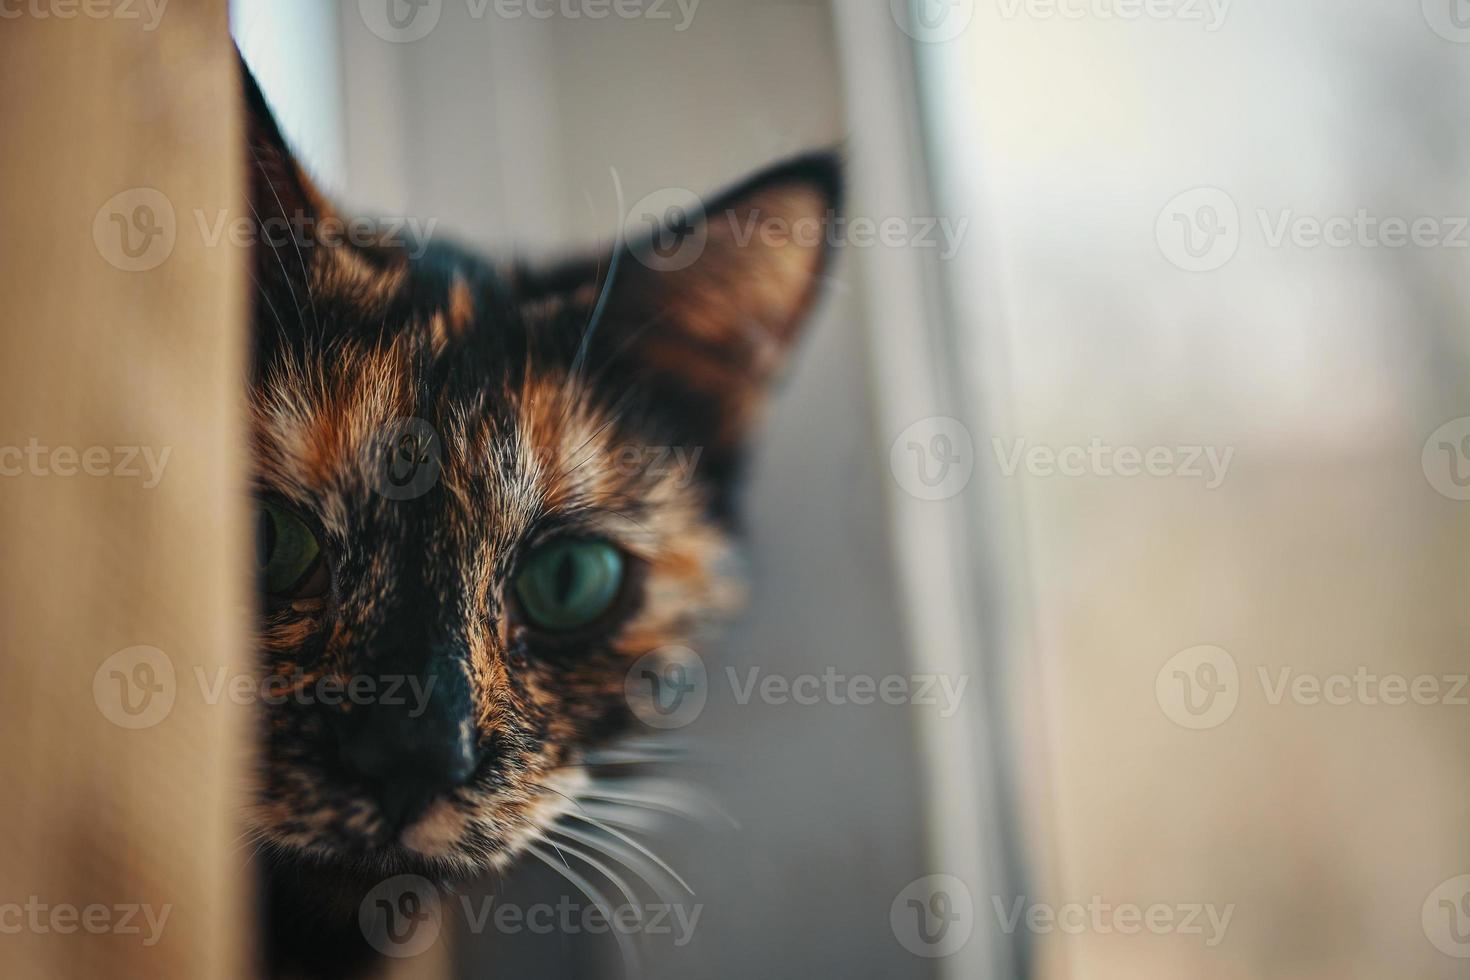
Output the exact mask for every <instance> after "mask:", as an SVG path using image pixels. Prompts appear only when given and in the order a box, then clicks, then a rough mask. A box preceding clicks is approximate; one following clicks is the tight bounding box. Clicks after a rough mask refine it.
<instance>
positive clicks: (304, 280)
mask: <svg viewBox="0 0 1470 980" xmlns="http://www.w3.org/2000/svg"><path fill="white" fill-rule="evenodd" d="M250 156H251V158H252V159H253V160H254V161H255V165H256V167H258V168H260V173H261V175H262V176H264V177H265V179H266V186H267V187H269V188H270V189H271V196H272V197H274V198H275V199H276V207H278V208H280V210H281V217H282V218H284V219H286V221H287V223H288V224H289V223H291V216H290V215H289V214H287V213H286V205H285V204H284V203H283V202H282V201H281V194H280V192H279V191H278V190H276V182H275V181H274V180H271V177H270V173H269V172H268V171H267V170H266V169H265V164H263V163H261V162H260V156H259V154H257V153H256V152H255V148H254V147H251V148H250ZM250 210H251V211H255V204H254V202H251V203H250ZM255 220H256V221H259V222H260V234H261V238H262V239H264V240H266V241H267V243H268V244H270V246H271V251H273V252H274V253H275V255H276V261H277V262H278V263H280V265H281V272H282V273H283V274H284V273H285V271H286V266H285V263H284V262H281V253H280V250H279V249H278V248H277V247H276V245H275V244H274V243H272V242H270V241H269V235H267V234H266V228H265V222H263V221H260V214H259V212H256V215H255ZM293 227H295V226H294V225H293ZM291 244H292V245H293V246H295V248H296V260H297V261H298V262H300V263H301V285H302V286H303V287H304V288H305V289H306V299H307V302H308V303H310V305H311V319H312V322H313V323H314V324H315V325H316V328H317V330H318V331H320V330H321V328H322V322H321V319H320V318H319V317H318V316H317V312H316V297H315V296H314V295H313V294H312V291H311V273H310V272H309V271H308V270H307V268H306V256H305V255H304V254H302V251H301V243H300V242H298V241H297V240H296V236H295V235H292V236H291ZM290 281H291V277H290V276H286V283H287V285H288V286H289V285H290ZM291 298H292V300H295V299H296V291H295V290H294V289H293V290H292V291H291ZM298 303H299V301H298Z"/></svg>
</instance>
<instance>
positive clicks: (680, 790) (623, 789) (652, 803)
mask: <svg viewBox="0 0 1470 980" xmlns="http://www.w3.org/2000/svg"><path fill="white" fill-rule="evenodd" d="M579 795H580V796H581V797H582V799H596V800H604V801H607V802H611V803H627V804H629V805H630V806H642V807H646V808H649V809H662V810H665V811H666V812H669V813H672V814H673V815H675V816H680V817H685V818H687V819H690V820H694V821H696V822H704V821H706V820H709V819H710V818H711V817H713V818H716V819H717V820H718V821H720V822H723V823H727V824H729V825H730V826H731V827H733V828H735V829H737V830H738V829H740V822H739V821H738V820H736V819H735V818H734V817H732V816H731V815H730V814H729V813H727V812H726V811H725V809H724V808H723V807H721V806H720V805H719V804H718V803H716V802H715V801H714V800H713V799H711V798H710V797H709V796H708V795H707V794H704V793H700V792H699V791H698V790H697V789H695V788H694V787H693V786H690V785H689V784H687V783H682V782H677V781H674V780H671V779H661V778H655V777H645V776H635V777H631V778H626V779H617V780H614V779H609V778H607V777H605V776H601V777H600V776H594V777H593V778H592V780H591V781H590V783H589V784H588V786H587V787H586V789H584V790H583V791H582V792H581V793H580V794H579Z"/></svg>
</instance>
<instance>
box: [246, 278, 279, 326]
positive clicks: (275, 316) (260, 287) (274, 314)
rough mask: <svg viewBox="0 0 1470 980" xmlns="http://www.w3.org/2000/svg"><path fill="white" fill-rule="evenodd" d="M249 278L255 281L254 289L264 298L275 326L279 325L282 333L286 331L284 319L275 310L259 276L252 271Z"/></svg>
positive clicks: (274, 305)
mask: <svg viewBox="0 0 1470 980" xmlns="http://www.w3.org/2000/svg"><path fill="white" fill-rule="evenodd" d="M250 279H251V281H253V282H254V283H255V291H256V292H257V293H258V294H259V295H260V298H261V299H263V300H265V305H266V306H267V307H269V308H270V311H271V319H273V320H275V321H276V326H278V327H280V328H281V332H282V333H283V334H284V333H285V332H286V324H285V321H283V320H282V319H281V314H280V313H278V312H276V304H275V303H272V302H271V297H270V293H268V292H267V291H266V288H265V286H264V285H262V284H261V281H260V278H259V277H258V276H256V274H255V273H254V272H252V273H250Z"/></svg>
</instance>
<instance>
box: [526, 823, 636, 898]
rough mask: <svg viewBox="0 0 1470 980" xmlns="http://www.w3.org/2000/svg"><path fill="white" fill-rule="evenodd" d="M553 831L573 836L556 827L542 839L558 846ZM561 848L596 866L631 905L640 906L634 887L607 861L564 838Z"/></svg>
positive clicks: (583, 861)
mask: <svg viewBox="0 0 1470 980" xmlns="http://www.w3.org/2000/svg"><path fill="white" fill-rule="evenodd" d="M553 833H556V834H559V835H560V836H563V837H570V836H571V835H569V834H565V833H563V832H561V831H557V830H555V829H552V830H550V831H548V832H547V834H546V835H545V836H544V837H543V838H542V839H543V840H545V841H546V843H548V844H550V845H551V846H552V847H557V845H556V842H555V841H553V840H552V839H551V834H553ZM573 839H575V838H573ZM561 848H565V849H566V851H567V853H568V854H570V855H572V857H574V858H576V859H577V860H579V861H581V862H582V863H584V864H587V865H589V866H590V867H593V868H596V869H597V870H598V871H599V872H600V873H601V874H602V876H603V877H604V878H606V879H607V880H608V881H610V882H612V884H613V887H614V888H616V889H617V890H618V891H620V892H622V893H623V897H624V898H626V899H627V900H628V904H629V905H631V906H633V907H634V908H637V907H639V902H638V896H637V894H635V893H634V892H633V889H631V888H629V887H628V883H627V882H626V881H625V880H623V878H622V876H621V875H619V874H618V873H617V872H616V871H614V870H613V869H612V868H610V867H608V866H607V863H606V862H604V861H601V860H599V859H598V858H596V857H593V856H592V855H591V854H588V853H587V852H586V851H584V850H582V848H580V847H577V846H576V845H575V844H572V843H569V842H568V841H566V840H563V841H562V842H561V847H559V848H557V850H558V851H560V850H561Z"/></svg>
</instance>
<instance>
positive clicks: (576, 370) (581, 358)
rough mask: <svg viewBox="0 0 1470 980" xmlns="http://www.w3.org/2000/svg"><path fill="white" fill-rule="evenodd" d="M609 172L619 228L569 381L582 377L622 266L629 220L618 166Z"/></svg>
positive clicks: (573, 361) (609, 169)
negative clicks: (625, 234)
mask: <svg viewBox="0 0 1470 980" xmlns="http://www.w3.org/2000/svg"><path fill="white" fill-rule="evenodd" d="M608 172H609V173H611V174H612V180H613V193H614V194H615V195H616V196H617V201H618V229H617V232H616V233H615V235H616V237H615V238H614V240H613V249H612V260H611V261H610V262H608V266H607V278H606V279H605V280H603V283H602V291H601V292H600V293H599V294H598V297H597V303H596V304H595V305H594V306H593V307H592V315H591V316H590V317H589V318H588V320H587V326H586V328H585V329H584V330H583V331H582V342H581V344H580V345H579V346H578V348H577V356H576V357H575V358H573V359H572V369H571V371H570V372H569V374H568V380H569V381H570V380H573V379H575V380H580V379H581V374H582V369H583V367H584V366H585V365H586V363H587V352H588V351H589V350H590V349H591V347H592V336H593V334H594V333H596V331H597V327H598V326H599V325H600V324H601V323H602V315H603V314H604V313H606V312H607V303H608V299H609V298H610V297H611V296H612V287H613V283H615V282H616V281H617V278H618V269H619V268H620V267H621V266H622V260H623V246H624V226H625V225H626V223H627V220H628V215H627V212H626V211H625V210H624V208H625V205H624V203H623V180H622V178H621V177H619V176H618V168H617V167H609V168H608Z"/></svg>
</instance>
